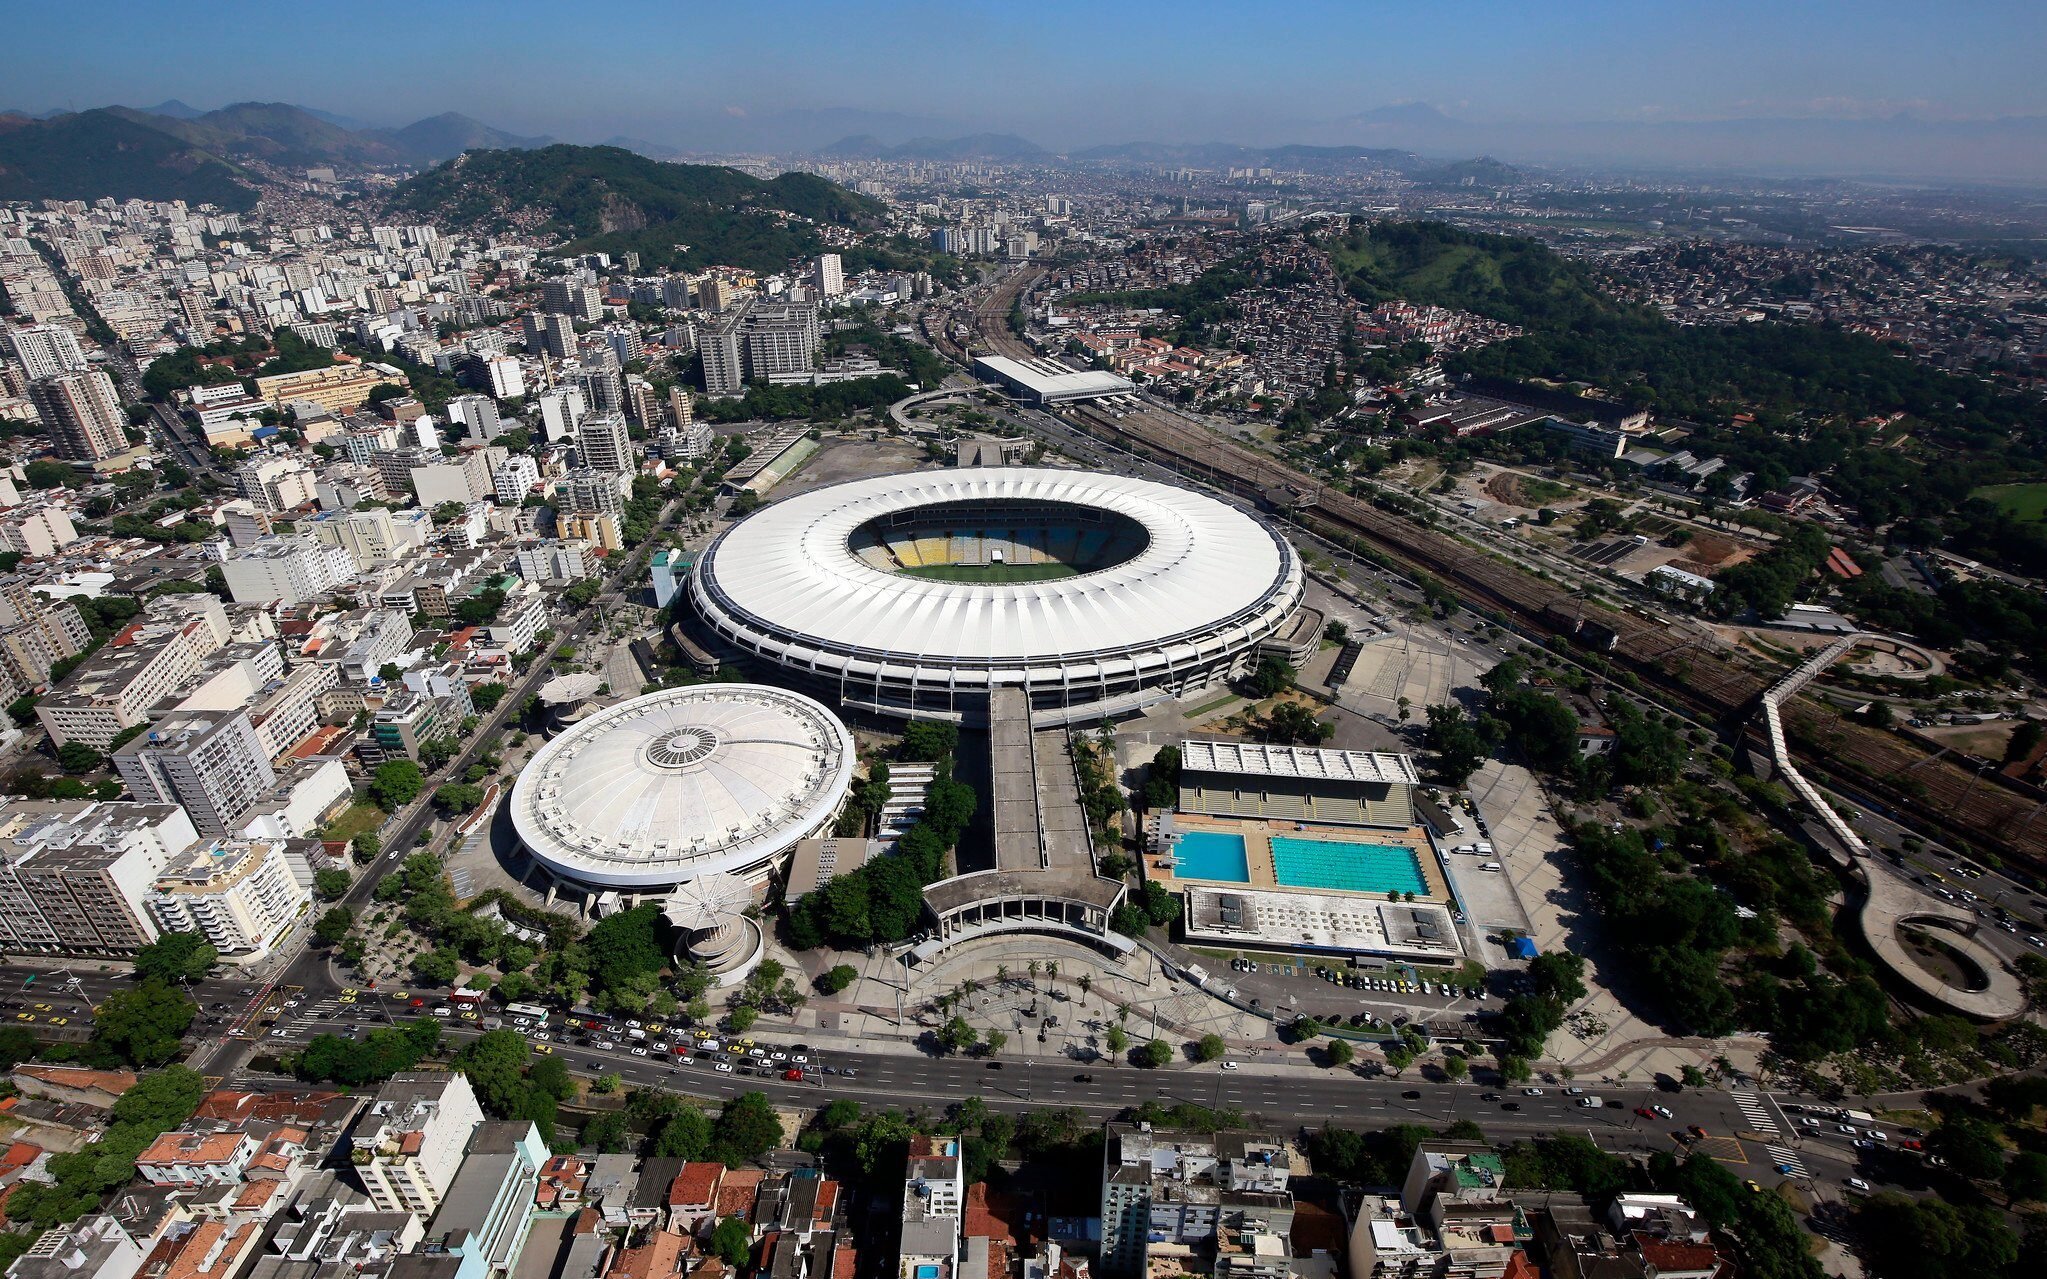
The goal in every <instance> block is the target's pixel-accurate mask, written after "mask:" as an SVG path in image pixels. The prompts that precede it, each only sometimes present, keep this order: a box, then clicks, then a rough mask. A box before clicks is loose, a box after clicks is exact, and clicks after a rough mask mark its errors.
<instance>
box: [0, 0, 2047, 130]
mask: <svg viewBox="0 0 2047 1279" xmlns="http://www.w3.org/2000/svg"><path fill="white" fill-rule="evenodd" d="M0 4H4V7H5V8H4V11H5V13H6V21H5V24H4V26H0V30H6V31H7V32H8V36H9V43H10V44H11V46H12V49H13V54H12V56H11V57H9V58H8V59H7V83H6V85H5V87H4V88H0V97H4V98H5V99H6V101H5V102H4V103H0V106H6V107H19V108H27V109H31V110H40V109H45V108H49V107H59V106H68V107H74V108H83V107H87V106H95V105H103V104H106V103H109V102H121V103H126V104H129V105H138V106H141V105H153V104H154V103H156V102H158V101H160V100H162V99H165V98H173V97H175V98H180V99H183V100H184V101H186V102H189V103H191V104H193V105H194V106H197V107H200V108H212V107H216V106H220V105H223V104H225V103H227V102H232V101H241V100H249V99H261V100H283V101H290V102H296V103H300V104H302V105H307V106H313V107H319V108H323V109H325V110H328V111H334V112H340V113H342V114H345V115H349V116H353V117H358V118H361V119H363V120H366V121H369V122H371V123H374V124H402V123H405V122H408V121H410V120H412V119H416V118H418V117H420V116H423V115H431V114H436V113H438V112H441V111H447V110H458V111H462V112H465V113H467V114H470V115H473V116H476V117H478V118H479V119H482V120H485V121H486V122H488V123H491V124H495V125H498V126H499V127H502V128H506V129H510V130H513V131H515V132H520V133H545V134H551V135H554V136H556V137H560V138H564V139H568V140H572V141H590V140H596V139H598V138H602V137H606V136H609V135H612V134H618V133H624V134H629V135H633V136H639V137H646V138H651V139H653V140H655V141H659V142H664V143H670V144H676V145H681V146H692V145H703V146H716V145H723V144H726V143H729V142H733V141H736V140H744V139H746V138H747V137H749V136H752V135H753V134H754V133H757V132H759V131H762V130H766V131H769V132H773V131H774V130H775V129H776V128H778V127H780V126H779V125H777V124H776V123H775V122H776V121H781V122H783V124H786V123H787V121H789V120H790V119H791V118H792V114H791V113H799V114H797V115H796V116H794V117H793V118H795V119H799V120H806V119H807V121H808V123H809V126H810V127H812V128H828V127H829V126H830V125H832V124H836V123H839V122H841V118H840V117H839V116H836V115H833V116H829V117H826V119H825V120H824V121H820V120H819V119H818V117H816V116H815V115H808V116H805V115H803V114H800V113H816V112H837V111H859V112H868V113H894V114H896V115H899V116H903V117H910V118H909V119H904V120H897V121H895V122H893V123H894V124H896V125H898V126H899V127H898V128H897V129H895V130H894V131H896V132H899V133H900V132H901V131H902V130H904V129H909V128H913V127H915V126H918V125H921V124H924V123H932V124H935V125H942V126H944V127H946V128H950V129H953V130H955V131H960V132H965V131H970V130H982V129H987V130H1000V131H1013V132H1017V133H1022V134H1024V135H1026V136H1028V137H1030V138H1032V139H1033V140H1035V141H1038V142H1040V143H1042V144H1044V145H1047V146H1050V147H1054V148H1066V147H1075V146H1084V145H1088V144H1092V143H1099V142H1116V141H1128V140H1133V139H1151V140H1162V141H1205V140H1211V139H1224V140H1229V141H1248V142H1280V141H1294V140H1315V141H1341V140H1365V139H1361V138H1360V139H1351V138H1350V137H1349V135H1348V134H1347V133H1346V129H1347V128H1349V127H1350V126H1346V125H1344V124H1341V123H1339V122H1340V121H1343V120H1344V118H1345V117H1348V116H1352V115H1355V114H1356V113H1359V112H1365V111H1370V110H1373V109H1376V108H1383V107H1386V106H1389V105H1392V104H1398V103H1408V102H1426V103H1429V104H1431V105H1433V106H1434V107H1436V108H1438V109H1440V110H1441V111H1443V112H1445V113H1446V114H1448V115H1451V116H1453V117H1456V118H1458V119H1460V120H1464V121H1470V122H1474V123H1476V124H1480V125H1484V126H1488V127H1492V128H1497V129H1503V130H1508V131H1509V135H1510V136H1524V137H1525V136H1528V133H1527V132H1526V129H1527V126H1533V125H1540V126H1563V125H1583V124H1604V125H1608V126H1611V125H1618V124H1627V125H1634V124H1641V123H1644V122H1666V121H1697V120H1721V119H1727V118H1730V117H1736V118H1745V117H1778V118H1782V117H1796V118H1806V117H1822V118H1849V119H1868V118H1873V117H1885V116H1890V115H1893V114H1896V113H1898V112H1901V111H1902V112H1909V113H1911V114H1912V115H1914V116H1917V117H1921V118H1924V119H1929V120H1951V119H1964V120H1968V119H1977V118H1982V117H1996V116H2014V115H2037V114H2047V77H2042V76H2041V75H2040V73H2039V69H2038V64H2039V59H2040V54H2041V51H2042V50H2043V49H2047V3H2041V2H2040V0H2033V2H2032V3H2007V2H2005V0H1986V2H1981V3H1977V2H1972V0H1949V2H1948V3H1936V4H1928V3H1926V2H1925V0H1916V2H1913V3H1904V2H1894V0H1813V2H1802V0H1768V2H1766V3H1751V2H1750V0H1739V2H1734V3H1726V2H1723V3H1700V2H1696V0H1647V2H1646V3H1645V2H1644V0H1625V2H1621V3H1606V2H1604V0H1516V2H1513V3H1492V2H1478V0H1473V2H1469V3H1460V2H1459V0H1433V2H1431V0H1400V2H1399V3H1379V2H1378V0H1350V2H1349V3H1323V2H1321V0H1297V2H1295V3H1284V4H1261V3H1255V2H1254V0H1237V2H1236V3H1221V2H1214V3H1212V2H1210V0H1175V2H1174V3H1151V2H1150V0H1096V2H1094V3H1068V2H1066V0H1036V2H1034V3H1030V4H1016V3H996V2H993V0H945V2H944V3H929V4H920V3H887V4H863V3H859V2H858V0H834V2H831V3H823V2H811V0H737V2H733V0H723V2H720V3H714V4H699V3H693V2H691V0H673V2H671V3H639V2H637V0H609V2H607V3H605V4H601V5H592V6H578V5H574V4H564V3H560V2H559V0H556V2H555V3H547V4H539V3H528V2H527V0H492V2H491V3H488V4H484V3H469V2H462V3H448V2H436V0H424V2H421V0H412V2H411V3H406V4H388V3H383V2H382V0H351V2H350V3H346V4H321V5H314V4H308V3H285V4H277V3H275V2H274V0H272V2H270V3H263V4H256V3H243V2H240V0H206V2H204V3H198V2H193V0H155V2H147V0H145V2H141V3H131V2H129V0H101V2H100V3H98V4H95V5H91V6H88V7H87V8H83V9H81V8H79V7H78V6H74V5H52V4H30V3H27V2H26V0H0ZM848 118H849V119H850V117H848ZM855 122H856V123H857V121H855ZM881 123H882V125H883V126H884V127H883V128H880V129H877V130H876V131H877V132H888V131H890V130H889V129H888V128H887V127H886V126H887V125H888V124H889V123H890V122H889V121H887V120H885V119H884V120H882V121H881Z"/></svg>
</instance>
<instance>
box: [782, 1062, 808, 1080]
mask: <svg viewBox="0 0 2047 1279" xmlns="http://www.w3.org/2000/svg"><path fill="white" fill-rule="evenodd" d="M782 1078H784V1079H788V1080H793V1081H796V1082H798V1083H800V1082H802V1080H803V1072H802V1071H801V1070H798V1069H796V1068H795V1067H793V1066H792V1067H790V1068H789V1069H788V1070H785V1071H783V1072H782Z"/></svg>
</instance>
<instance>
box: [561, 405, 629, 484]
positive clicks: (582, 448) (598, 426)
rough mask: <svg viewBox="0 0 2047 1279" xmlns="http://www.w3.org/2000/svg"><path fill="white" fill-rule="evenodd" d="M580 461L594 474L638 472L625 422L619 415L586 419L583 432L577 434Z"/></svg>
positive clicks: (598, 414) (601, 415) (600, 415)
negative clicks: (601, 472) (594, 472)
mask: <svg viewBox="0 0 2047 1279" xmlns="http://www.w3.org/2000/svg"><path fill="white" fill-rule="evenodd" d="M576 460H577V461H578V462H580V463H581V464H582V465H583V466H584V467H585V468H586V469H588V470H592V471H613V472H617V471H625V472H631V471H634V470H637V469H638V463H637V462H636V461H635V460H634V458H633V441H632V437H631V436H630V435H628V434H627V433H626V424H625V418H624V417H623V416H621V415H620V414H617V413H593V414H591V415H590V416H589V417H587V418H584V419H583V427H582V429H581V430H579V431H578V432H576Z"/></svg>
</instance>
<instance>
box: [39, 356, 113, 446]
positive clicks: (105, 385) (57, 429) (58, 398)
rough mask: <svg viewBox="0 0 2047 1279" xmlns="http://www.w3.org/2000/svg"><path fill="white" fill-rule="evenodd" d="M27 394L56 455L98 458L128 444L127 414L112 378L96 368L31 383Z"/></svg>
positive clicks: (60, 374) (61, 374)
mask: <svg viewBox="0 0 2047 1279" xmlns="http://www.w3.org/2000/svg"><path fill="white" fill-rule="evenodd" d="M28 393H29V398H30V399H31V400H33V401H34V402H35V406H36V416H37V417H39V418H41V419H42V421H43V429H45V430H47V431H48V432H49V433H50V438H51V440H52V441H53V442H54V443H55V445H56V448H57V455H58V456H59V457H63V458H68V459H70V460H71V461H74V462H99V461H103V460H105V459H107V458H110V457H113V456H114V455H115V454H118V453H122V452H125V451H126V450H127V448H128V434H127V423H128V415H127V414H126V413H124V412H123V411H122V410H121V397H120V396H118V395H116V394H115V393H114V382H113V379H112V378H109V377H108V376H107V375H106V374H105V373H104V372H102V371H101V370H99V369H87V370H85V371H84V372H83V373H59V374H57V375H56V376H54V377H46V378H44V379H42V380H41V381H39V382H36V383H33V384H32V385H30V387H29V388H28Z"/></svg>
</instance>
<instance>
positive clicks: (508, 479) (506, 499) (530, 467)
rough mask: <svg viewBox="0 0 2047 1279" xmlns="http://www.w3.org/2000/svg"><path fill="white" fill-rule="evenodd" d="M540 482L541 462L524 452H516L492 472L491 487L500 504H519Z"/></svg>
mask: <svg viewBox="0 0 2047 1279" xmlns="http://www.w3.org/2000/svg"><path fill="white" fill-rule="evenodd" d="M538 483H540V464H539V463H538V462H535V461H534V460H533V459H532V458H530V457H528V456H526V455H525V454H524V453H514V454H513V455H512V456H510V457H508V458H506V459H505V460H504V461H502V462H500V463H498V464H497V467H496V469H494V470H493V471H491V473H490V484H491V489H492V491H493V492H494V493H495V494H496V496H497V500H498V505H500V506H517V505H519V504H520V503H521V502H524V501H525V500H526V495H527V494H528V493H531V492H532V491H533V486H534V485H536V484H538Z"/></svg>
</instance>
